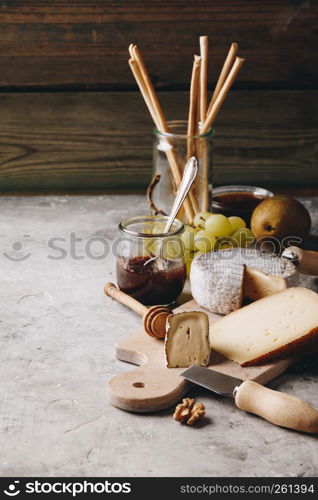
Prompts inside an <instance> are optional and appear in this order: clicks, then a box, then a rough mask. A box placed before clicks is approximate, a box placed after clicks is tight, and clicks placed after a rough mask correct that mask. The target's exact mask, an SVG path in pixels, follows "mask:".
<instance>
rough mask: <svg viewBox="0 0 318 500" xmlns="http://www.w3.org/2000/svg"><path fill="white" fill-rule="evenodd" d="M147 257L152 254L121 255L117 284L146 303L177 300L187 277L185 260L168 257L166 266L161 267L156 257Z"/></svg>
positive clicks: (152, 303) (154, 303)
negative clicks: (143, 255) (131, 256)
mask: <svg viewBox="0 0 318 500" xmlns="http://www.w3.org/2000/svg"><path fill="white" fill-rule="evenodd" d="M148 260H149V257H134V258H132V259H124V258H119V259H118V261H117V284H118V286H119V288H120V290H122V291H123V292H125V293H127V294H128V295H131V296H132V297H134V298H135V299H137V300H138V301H139V302H141V303H142V304H145V305H147V306H152V305H156V304H171V303H173V302H175V301H176V300H177V298H178V297H179V295H180V294H181V292H182V289H183V287H184V283H185V280H186V277H187V271H186V266H185V264H180V261H178V262H173V261H167V269H159V268H158V262H157V260H156V259H155V260H151V261H150V262H149V263H147V261H148ZM146 263H147V264H146ZM145 264H146V265H145Z"/></svg>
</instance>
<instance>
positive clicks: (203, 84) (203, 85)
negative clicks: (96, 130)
mask: <svg viewBox="0 0 318 500" xmlns="http://www.w3.org/2000/svg"><path fill="white" fill-rule="evenodd" d="M208 47H209V42H208V37H207V36H200V55H201V60H202V61H201V70H200V122H201V123H204V121H205V118H206V110H207V85H208Z"/></svg>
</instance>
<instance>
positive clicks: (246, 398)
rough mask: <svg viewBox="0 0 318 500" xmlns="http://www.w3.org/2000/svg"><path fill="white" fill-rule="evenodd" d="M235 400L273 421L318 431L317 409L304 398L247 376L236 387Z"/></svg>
mask: <svg viewBox="0 0 318 500" xmlns="http://www.w3.org/2000/svg"><path fill="white" fill-rule="evenodd" d="M235 403H236V406H237V407H238V408H240V409H241V410H245V411H248V412H250V413H255V415H259V416H260V417H262V418H264V419H265V420H268V421H269V422H271V423H272V424H275V425H280V426H281V427H288V428H289V429H295V430H297V431H302V432H310V433H313V434H314V433H316V432H318V411H317V410H315V409H314V408H313V407H312V406H310V405H309V404H307V403H305V401H302V400H301V399H298V398H295V397H294V396H290V395H289V394H284V393H283V392H278V391H273V390H272V389H268V388H267V387H264V386H262V385H260V384H257V383H256V382H253V381H251V380H246V381H245V382H243V383H242V384H241V385H240V386H239V387H238V389H237V391H236V394H235Z"/></svg>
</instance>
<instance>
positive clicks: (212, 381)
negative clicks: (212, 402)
mask: <svg viewBox="0 0 318 500" xmlns="http://www.w3.org/2000/svg"><path fill="white" fill-rule="evenodd" d="M180 375H181V376H182V377H184V378H186V379H187V380H189V381H190V382H194V383H195V384H198V385H201V386H202V387H205V388H206V389H210V390H211V391H213V392H216V393H217V394H220V395H221V396H232V397H234V390H235V389H236V387H238V386H239V385H241V383H242V382H243V380H241V379H240V378H235V377H231V376H230V375H224V373H219V372H216V371H214V370H210V369H208V368H203V367H202V366H196V365H193V366H190V368H188V369H187V370H185V371H184V372H182V373H181V374H180Z"/></svg>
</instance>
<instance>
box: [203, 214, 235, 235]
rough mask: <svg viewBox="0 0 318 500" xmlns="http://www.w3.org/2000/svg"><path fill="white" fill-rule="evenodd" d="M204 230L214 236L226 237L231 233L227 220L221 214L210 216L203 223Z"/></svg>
mask: <svg viewBox="0 0 318 500" xmlns="http://www.w3.org/2000/svg"><path fill="white" fill-rule="evenodd" d="M205 229H206V230H207V231H208V232H209V233H212V234H214V235H215V236H228V235H229V234H230V233H231V232H232V226H231V223H230V221H229V219H228V218H227V217H225V215H222V214H211V215H210V217H208V219H207V220H206V222H205Z"/></svg>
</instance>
